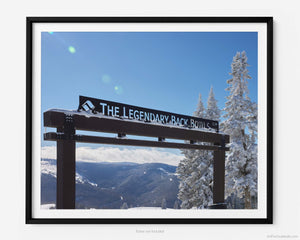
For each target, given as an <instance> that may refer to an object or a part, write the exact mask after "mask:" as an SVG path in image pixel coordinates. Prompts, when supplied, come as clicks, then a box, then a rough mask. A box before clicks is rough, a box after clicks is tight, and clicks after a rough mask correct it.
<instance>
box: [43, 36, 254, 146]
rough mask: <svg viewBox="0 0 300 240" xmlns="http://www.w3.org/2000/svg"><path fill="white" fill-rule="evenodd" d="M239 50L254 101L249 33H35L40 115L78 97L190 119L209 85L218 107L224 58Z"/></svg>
mask: <svg viewBox="0 0 300 240" xmlns="http://www.w3.org/2000/svg"><path fill="white" fill-rule="evenodd" d="M243 50H245V51H246V53H247V56H248V63H249V65H250V66H249V68H248V69H249V74H250V76H251V77H252V79H250V80H249V90H250V98H251V99H252V100H253V101H257V33H256V32H235V33H234V32H227V33H225V32H224V33H222V32H211V33H209V32H160V33H159V32H136V33H133V32H111V33H109V32H93V33H92V32H90V33H84V32H43V33H42V63H41V66H42V90H41V91H42V109H41V110H42V112H44V111H46V110H48V109H50V108H61V109H77V106H78V100H79V95H84V96H90V97H95V98H101V99H105V100H109V101H116V102H122V103H126V104H130V105H136V106H141V107H147V108H153V109H158V110H163V111H169V112H174V113H180V114H185V115H192V114H193V111H194V110H195V108H196V105H197V100H198V95H199V93H201V94H202V99H203V101H204V103H206V100H207V97H208V93H209V90H210V87H211V86H213V88H214V92H215V97H216V99H217V100H218V104H219V107H220V108H223V107H224V105H225V101H226V99H225V97H226V96H227V95H228V93H227V92H226V91H225V88H226V87H227V84H226V80H227V79H229V78H230V75H229V72H230V71H231V62H232V58H233V56H234V55H235V54H236V53H237V52H238V51H243ZM52 144H53V143H52ZM45 145H51V143H49V142H48V143H47V142H44V141H42V146H45Z"/></svg>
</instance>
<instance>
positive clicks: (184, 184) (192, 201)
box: [176, 94, 205, 209]
mask: <svg viewBox="0 0 300 240" xmlns="http://www.w3.org/2000/svg"><path fill="white" fill-rule="evenodd" d="M193 115H194V116H195V117H201V118H204V116H205V108H204V105H203V102H202V96H201V94H199V99H198V104H197V108H196V111H195V112H194V114H193ZM182 153H183V154H184V159H183V160H181V161H180V163H179V165H178V167H177V169H176V173H177V176H178V178H179V180H180V182H179V191H178V199H180V200H181V205H180V206H181V208H183V209H188V208H192V207H198V206H199V184H197V181H199V179H200V171H199V165H200V163H201V161H202V160H203V158H204V156H203V153H201V152H200V151H198V150H186V149H185V150H182ZM201 154H202V155H201Z"/></svg>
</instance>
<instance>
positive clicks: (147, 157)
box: [42, 146, 183, 166]
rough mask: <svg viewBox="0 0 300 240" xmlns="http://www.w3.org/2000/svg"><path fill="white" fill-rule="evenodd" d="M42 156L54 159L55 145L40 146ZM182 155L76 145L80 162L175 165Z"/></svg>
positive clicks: (141, 149)
mask: <svg viewBox="0 0 300 240" xmlns="http://www.w3.org/2000/svg"><path fill="white" fill-rule="evenodd" d="M42 158H49V159H56V147H55V146H47V147H42ZM182 158H183V156H182V155H179V154H174V153H170V152H166V151H160V150H157V149H153V148H151V149H143V148H138V149H127V148H124V149H119V148H114V147H99V148H90V147H78V148H76V161H81V162H134V163H140V164H142V163H165V164H169V165H174V166H177V165H178V164H179V162H180V160H181V159H182Z"/></svg>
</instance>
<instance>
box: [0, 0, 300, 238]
mask: <svg viewBox="0 0 300 240" xmlns="http://www.w3.org/2000/svg"><path fill="white" fill-rule="evenodd" d="M297 2H299V1H297V0H285V1H271V0H266V1H262V0H251V1H242V0H225V1H224V0H212V1H208V0H207V1H199V0H195V1H193V0H185V1H178V0H166V1H163V0H152V1H141V0H126V1H122V0H110V1H102V0H85V1H82V0H65V1H63V0H51V1H50V0H45V1H41V0H26V1H21V0H10V1H2V2H1V3H0V18H1V21H0V26H1V27H0V29H1V32H0V77H1V80H0V83H1V88H0V89H1V94H0V98H1V105H2V106H1V118H0V121H1V124H0V126H1V133H2V135H1V137H0V141H1V145H0V146H1V148H0V149H1V157H0V159H1V160H0V161H1V166H2V167H1V171H0V178H1V179H0V184H1V188H0V192H1V195H0V206H1V212H0V222H1V223H0V229H1V232H0V235H1V236H3V237H4V238H5V239H31V240H33V239H43V240H46V239H51V240H52V239H63V238H64V239H74V240H76V239H119V238H120V239H132V240H134V239H182V238H187V237H189V238H191V239H232V240H234V239H239V240H240V239H272V238H277V239H278V238H279V239H291V238H288V237H291V236H295V235H297V236H298V237H297V238H294V239H300V191H299V189H297V187H298V186H299V183H300V180H299V169H300V156H299V153H298V152H299V146H298V145H299V144H298V141H299V140H298V137H297V135H299V134H300V131H299V127H298V121H299V116H300V115H299V107H297V106H298V104H297V100H298V101H299V87H300V83H299V82H300V79H299V76H300V66H299V65H300V62H299V59H298V56H299V55H300V51H299V50H300V47H299V44H300V30H299V29H300V14H299V9H300V8H299V6H298V5H297ZM26 16H273V17H274V187H275V188H274V224H273V225H218V226H216V225H192V226H176V225H175V226H170V225H168V226H167V225H152V226H150V225H140V226H133V225H130V226H102V225H87V226H86V225H81V226H80V225H60V226H59V225H25V69H26V65H25V60H26V58H25V54H26V45H25V40H26ZM292 126H293V127H292ZM298 188H299V187H298ZM136 230H145V231H146V230H163V233H137V232H136Z"/></svg>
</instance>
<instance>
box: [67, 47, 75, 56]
mask: <svg viewBox="0 0 300 240" xmlns="http://www.w3.org/2000/svg"><path fill="white" fill-rule="evenodd" d="M68 50H69V52H70V53H73V54H74V53H76V49H75V48H74V47H72V46H69V48H68Z"/></svg>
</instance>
